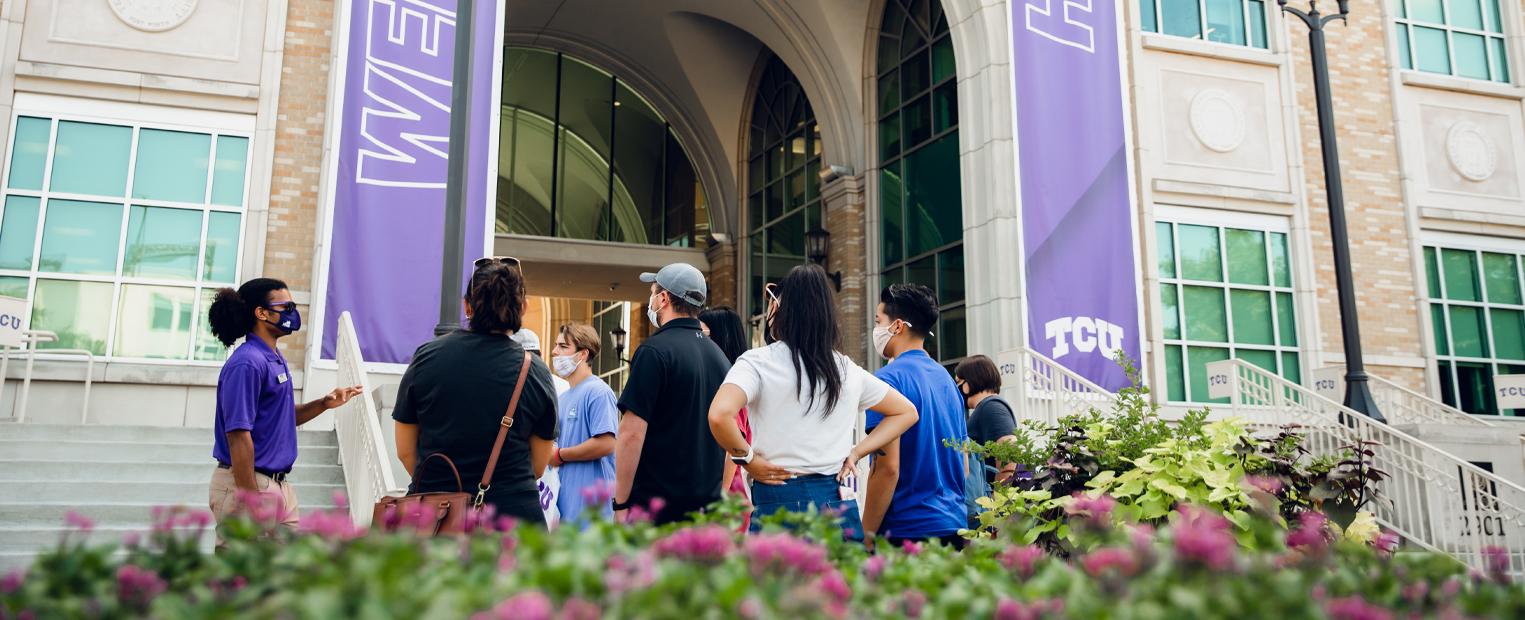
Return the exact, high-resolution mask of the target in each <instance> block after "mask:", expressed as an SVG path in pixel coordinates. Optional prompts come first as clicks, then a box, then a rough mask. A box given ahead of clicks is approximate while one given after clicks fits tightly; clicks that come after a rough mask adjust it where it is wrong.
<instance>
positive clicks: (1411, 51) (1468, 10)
mask: <svg viewBox="0 0 1525 620" xmlns="http://www.w3.org/2000/svg"><path fill="white" fill-rule="evenodd" d="M1392 3H1393V13H1394V14H1395V15H1397V22H1396V28H1397V31H1398V32H1397V39H1398V63H1399V64H1400V65H1402V67H1403V68H1404V69H1418V70H1420V71H1425V72H1428V73H1442V74H1445V75H1455V76H1458V77H1465V78H1474V79H1479V80H1491V81H1494V82H1508V81H1509V53H1508V45H1507V43H1506V42H1505V33H1504V14H1503V13H1502V12H1500V8H1501V7H1500V6H1499V4H1500V3H1499V0H1392Z"/></svg>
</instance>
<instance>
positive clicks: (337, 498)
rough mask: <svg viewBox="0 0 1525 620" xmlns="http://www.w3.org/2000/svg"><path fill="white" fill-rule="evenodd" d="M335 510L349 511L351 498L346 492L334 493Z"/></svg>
mask: <svg viewBox="0 0 1525 620" xmlns="http://www.w3.org/2000/svg"><path fill="white" fill-rule="evenodd" d="M333 498H334V510H346V511H347V510H349V496H348V495H345V494H344V491H334V495H333Z"/></svg>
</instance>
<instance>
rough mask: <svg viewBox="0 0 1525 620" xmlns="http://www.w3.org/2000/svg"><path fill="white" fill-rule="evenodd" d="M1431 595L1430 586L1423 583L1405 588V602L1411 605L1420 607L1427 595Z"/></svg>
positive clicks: (1417, 582) (1418, 582)
mask: <svg viewBox="0 0 1525 620" xmlns="http://www.w3.org/2000/svg"><path fill="white" fill-rule="evenodd" d="M1429 593H1430V584H1429V583H1426V582H1423V581H1416V582H1414V583H1411V584H1408V585H1406V586H1403V600H1405V601H1408V602H1409V604H1410V605H1419V604H1421V603H1423V602H1424V597H1425V595H1427V594H1429Z"/></svg>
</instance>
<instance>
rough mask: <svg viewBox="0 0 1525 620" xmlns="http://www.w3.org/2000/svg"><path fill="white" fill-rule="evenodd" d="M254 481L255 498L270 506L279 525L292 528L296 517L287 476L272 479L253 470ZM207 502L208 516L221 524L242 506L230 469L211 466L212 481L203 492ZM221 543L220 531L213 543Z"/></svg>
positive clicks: (293, 493)
mask: <svg viewBox="0 0 1525 620" xmlns="http://www.w3.org/2000/svg"><path fill="white" fill-rule="evenodd" d="M254 485H255V486H256V487H257V488H258V489H259V501H260V502H268V503H266V504H264V506H266V507H267V508H269V509H274V510H275V511H276V512H275V513H274V514H275V521H276V523H279V524H280V525H281V526H283V527H287V528H291V529H296V526H297V521H298V512H297V491H296V488H294V487H292V486H291V480H289V479H288V480H286V481H285V482H276V481H274V480H271V479H270V477H269V476H266V475H264V474H261V473H255V474H254ZM207 505H208V507H210V508H211V509H212V516H213V517H214V518H215V519H216V520H217V523H219V524H221V523H222V521H223V519H226V518H228V516H230V515H233V514H236V513H238V512H239V511H240V510H245V507H244V506H243V505H241V504H240V503H239V501H238V486H237V485H236V484H234V482H233V470H231V469H223V468H221V467H218V468H216V469H213V470H212V482H211V484H210V485H209V490H208V493H207ZM222 543H223V540H222V534H221V533H220V532H219V533H218V535H217V546H218V547H221V546H222Z"/></svg>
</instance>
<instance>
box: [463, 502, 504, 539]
mask: <svg viewBox="0 0 1525 620" xmlns="http://www.w3.org/2000/svg"><path fill="white" fill-rule="evenodd" d="M497 514H498V508H497V506H494V505H492V504H483V505H482V508H481V509H477V510H467V511H466V518H465V519H464V520H463V521H462V522H461V529H463V530H465V532H466V533H467V534H472V533H475V532H476V531H477V530H478V529H486V530H491V529H493V523H494V520H495V519H494V517H496V516H497Z"/></svg>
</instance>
